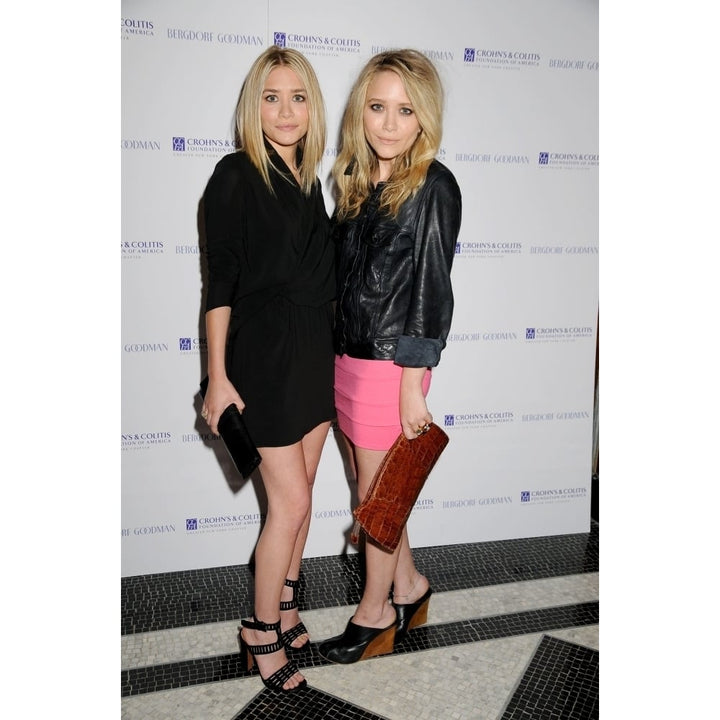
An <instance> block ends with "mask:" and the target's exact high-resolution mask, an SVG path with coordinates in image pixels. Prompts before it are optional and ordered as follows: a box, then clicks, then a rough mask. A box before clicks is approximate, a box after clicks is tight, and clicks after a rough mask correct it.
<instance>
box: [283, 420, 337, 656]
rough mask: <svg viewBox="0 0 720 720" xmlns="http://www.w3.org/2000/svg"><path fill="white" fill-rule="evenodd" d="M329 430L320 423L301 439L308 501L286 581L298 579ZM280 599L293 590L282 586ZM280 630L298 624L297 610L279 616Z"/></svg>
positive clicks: (298, 643) (300, 640)
mask: <svg viewBox="0 0 720 720" xmlns="http://www.w3.org/2000/svg"><path fill="white" fill-rule="evenodd" d="M329 429H330V423H329V422H327V423H322V424H321V425H318V426H317V427H316V428H314V429H313V430H312V431H310V432H309V433H308V434H307V435H306V436H305V437H304V438H303V439H302V448H303V456H304V458H305V476H306V478H307V484H308V491H309V501H310V504H309V506H308V511H307V514H306V515H305V519H304V520H303V523H302V525H301V526H300V531H299V532H298V535H297V539H296V540H295V547H294V548H293V554H292V558H291V560H290V566H289V568H288V571H287V579H288V580H297V579H298V578H299V577H300V563H301V561H302V557H303V553H304V551H305V542H306V541H307V536H308V532H309V530H310V518H311V516H312V490H313V485H314V484H315V476H316V474H317V469H318V465H319V464H320V455H321V453H322V449H323V446H324V444H325V440H326V439H327V434H328V430H329ZM280 599H281V600H283V601H288V600H292V599H293V589H292V588H291V587H288V586H287V585H283V587H282V592H281V594H280ZM280 620H281V623H282V624H281V630H282V631H283V632H286V631H287V630H289V629H290V628H292V627H295V625H297V624H298V623H299V622H300V615H299V613H298V610H297V608H295V609H293V610H284V611H283V612H282V614H281V616H280ZM309 639H310V638H309V637H308V635H307V634H305V633H303V634H302V635H298V637H297V638H296V639H295V640H294V641H293V642H292V647H294V648H301V647H302V646H303V645H305V644H306V643H307V642H308V640H309Z"/></svg>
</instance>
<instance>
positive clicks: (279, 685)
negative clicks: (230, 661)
mask: <svg viewBox="0 0 720 720" xmlns="http://www.w3.org/2000/svg"><path fill="white" fill-rule="evenodd" d="M240 623H241V624H242V627H246V628H248V630H260V631H262V632H270V631H275V633H277V638H278V639H277V640H276V641H275V642H274V643H268V644H267V645H249V644H248V643H247V642H246V641H245V638H244V637H243V636H242V628H239V630H240V663H241V667H242V669H243V670H251V669H252V666H253V663H254V661H255V656H256V655H271V654H272V653H276V652H278V651H280V650H284V649H285V645H284V644H283V643H282V641H281V639H280V621H279V620H278V621H277V622H275V623H264V622H262V621H260V620H258V619H257V618H256V617H255V616H254V615H253V619H252V620H241V621H240ZM259 669H260V668H258V671H259ZM297 672H300V670H299V669H298V666H297V665H296V664H295V663H294V662H293V661H292V660H288V661H287V662H286V663H285V664H284V665H283V666H282V667H281V668H280V669H279V670H276V671H275V672H274V673H273V674H272V675H271V676H270V677H268V678H264V677H263V676H262V673H261V674H260V679H261V680H262V681H263V685H264V686H265V687H266V688H268V690H273V691H274V692H294V691H295V690H300V689H301V688H304V687H307V680H305V678H303V680H302V682H301V683H300V684H299V685H297V686H296V687H293V688H287V689H285V688H284V687H283V685H285V683H286V682H287V681H288V680H289V679H290V678H291V677H292V676H293V675H294V674H295V673H297Z"/></svg>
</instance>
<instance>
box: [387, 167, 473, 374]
mask: <svg viewBox="0 0 720 720" xmlns="http://www.w3.org/2000/svg"><path fill="white" fill-rule="evenodd" d="M461 213H462V199H461V194H460V188H459V187H458V184H457V182H456V180H455V178H454V177H453V175H452V174H451V173H450V172H449V171H446V172H443V173H441V174H439V175H437V176H436V177H434V178H433V179H432V180H431V182H430V183H429V185H428V186H427V187H426V188H425V189H424V197H423V199H422V203H421V204H420V205H419V207H418V218H417V221H416V234H415V281H414V284H413V290H412V296H411V301H410V309H409V311H408V315H407V319H406V321H405V330H404V333H403V335H401V336H400V337H399V338H398V344H397V349H396V353H395V362H396V364H398V365H402V366H403V367H435V366H436V365H437V364H438V363H439V362H440V353H441V352H442V350H443V349H444V347H445V342H446V340H447V336H448V334H449V332H450V323H451V321H452V313H453V303H454V301H453V292H452V284H451V282H450V269H451V268H452V263H453V259H454V257H455V243H456V241H457V238H458V234H459V232H460V220H461Z"/></svg>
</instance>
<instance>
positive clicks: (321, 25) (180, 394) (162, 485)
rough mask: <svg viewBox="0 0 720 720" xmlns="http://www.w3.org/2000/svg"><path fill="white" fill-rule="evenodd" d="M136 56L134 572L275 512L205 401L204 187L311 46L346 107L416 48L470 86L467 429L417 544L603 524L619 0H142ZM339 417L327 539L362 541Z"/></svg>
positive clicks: (128, 250) (169, 561) (455, 332)
mask: <svg viewBox="0 0 720 720" xmlns="http://www.w3.org/2000/svg"><path fill="white" fill-rule="evenodd" d="M120 34H121V52H122V138H121V153H122V156H121V168H122V241H121V248H120V253H121V263H122V337H121V347H120V349H119V351H120V352H121V354H122V420H121V424H122V437H121V458H122V574H123V576H129V575H138V574H147V573H156V572H166V571H174V570H185V569H194V568H205V567H217V566H222V565H236V564H245V563H247V562H248V561H249V559H250V556H251V553H252V550H253V547H254V545H255V542H256V540H257V536H258V531H259V528H260V523H261V517H262V514H263V512H264V509H265V503H264V497H263V494H262V489H261V486H260V484H259V483H258V482H257V481H255V480H250V481H248V482H243V481H242V480H241V478H240V477H239V476H238V475H237V474H236V472H235V471H234V469H233V468H232V466H231V464H230V461H229V459H228V457H227V455H226V453H225V451H224V449H223V447H222V445H221V443H220V441H219V439H218V438H217V437H215V436H213V435H212V434H211V433H210V432H209V431H208V428H207V427H206V426H205V424H204V422H203V421H202V419H201V418H200V417H199V409H200V400H199V396H198V394H197V388H198V383H199V381H200V379H201V378H202V377H203V374H204V371H205V366H206V361H207V357H206V339H205V328H204V321H203V312H202V308H203V303H204V291H205V279H206V277H205V269H204V250H205V247H204V244H205V241H204V237H203V232H202V223H201V221H200V216H199V208H200V200H201V197H202V194H203V191H204V188H205V185H206V183H207V180H208V178H209V177H210V175H211V173H212V171H213V168H214V166H215V164H216V163H217V162H218V160H219V159H220V158H221V157H222V156H223V155H225V154H226V153H229V152H232V151H233V145H232V138H233V111H234V107H235V103H236V100H237V97H238V93H239V90H240V86H241V83H242V80H243V78H244V76H245V74H246V72H247V70H248V68H249V67H250V64H251V63H252V61H253V60H254V59H255V58H256V57H257V55H259V54H260V52H262V51H263V50H264V49H265V48H266V47H267V46H268V45H271V44H273V43H276V44H278V45H284V46H286V47H293V48H296V49H298V50H300V51H301V52H303V53H304V54H305V55H306V56H307V57H308V58H309V59H310V61H311V62H312V64H313V66H314V67H315V70H316V72H317V74H318V77H319V79H320V83H321V86H322V89H323V93H324V96H325V102H326V106H327V113H328V119H329V137H328V145H327V150H326V154H325V161H324V164H323V167H322V172H321V179H322V180H323V182H324V188H325V196H326V204H327V209H328V211H329V212H331V211H332V208H333V203H332V196H331V193H330V184H329V170H330V167H331V165H332V162H333V158H334V156H335V155H336V152H337V144H338V140H337V133H338V128H339V122H340V117H341V113H342V109H343V106H344V103H345V100H346V98H347V94H348V91H349V89H350V85H351V83H352V80H353V79H354V77H355V76H356V74H357V72H358V71H359V70H360V68H361V67H362V65H363V64H364V63H365V62H366V61H367V59H368V58H369V57H370V56H372V55H373V54H375V53H376V52H379V51H381V50H384V49H387V48H397V47H414V48H417V49H419V50H421V51H422V52H424V53H425V54H426V55H427V56H428V57H430V58H432V59H433V60H434V61H435V64H436V66H437V68H438V70H439V72H440V75H441V77H442V79H443V81H444V85H445V89H446V114H445V131H444V137H443V141H442V147H441V151H440V154H439V159H440V160H441V161H442V162H444V163H445V164H446V165H447V166H448V167H449V168H450V169H451V170H452V171H453V173H454V174H455V176H456V177H457V179H458V182H459V184H460V187H461V190H462V193H463V223H462V229H461V232H460V237H459V240H458V243H457V248H456V256H455V262H454V266H453V283H454V290H455V315H454V318H453V324H452V330H451V334H450V337H449V341H448V346H447V348H446V349H445V351H444V353H443V356H442V360H441V362H440V365H439V366H438V368H436V370H435V371H434V373H433V381H432V387H431V390H430V394H429V397H428V403H429V407H430V410H431V412H432V413H433V415H434V417H435V420H436V422H438V423H439V424H440V425H442V426H443V427H444V429H445V430H446V431H447V433H448V434H449V436H450V444H449V446H448V448H447V450H446V451H445V453H444V455H443V456H442V457H441V459H440V461H439V462H438V464H437V466H436V468H435V470H434V471H433V473H432V475H431V477H430V479H429V480H428V483H427V485H426V487H425V489H424V490H423V492H422V494H421V496H420V498H419V500H418V503H417V506H416V508H415V509H414V511H413V513H412V516H411V518H410V521H409V531H410V535H411V540H412V543H413V544H414V545H415V546H418V547H419V546H429V545H445V544H451V543H466V542H478V541H485V540H499V539H508V538H520V537H532V536H542V535H551V534H552V535H554V534H565V533H578V532H585V531H587V530H588V529H589V523H590V481H591V463H592V452H593V400H594V392H593V388H594V376H595V349H596V336H597V318H598V3H597V0H442V2H440V1H438V0H363V1H362V2H359V1H358V2H355V1H352V2H351V1H349V0H345V1H338V0H304V2H302V3H298V2H296V1H295V0H293V1H291V0H264V1H262V0H252V1H250V0H203V1H202V2H198V1H195V0H125V1H124V2H123V3H122V18H121V21H120ZM354 502H355V492H354V484H353V482H352V481H351V480H350V479H349V477H348V475H347V473H346V467H345V463H344V460H343V457H342V454H341V452H340V445H339V438H337V437H335V434H334V432H333V431H331V433H330V436H329V438H328V441H327V444H326V446H325V449H324V453H323V457H322V461H321V464H320V469H319V473H318V478H317V482H316V486H315V494H314V507H313V520H312V525H311V529H310V536H309V538H308V543H307V552H306V554H307V556H309V557H315V556H322V555H337V554H339V553H342V552H345V551H347V552H356V548H355V547H354V546H352V545H349V543H348V531H349V529H350V527H351V525H352V518H351V508H352V505H353V503H354Z"/></svg>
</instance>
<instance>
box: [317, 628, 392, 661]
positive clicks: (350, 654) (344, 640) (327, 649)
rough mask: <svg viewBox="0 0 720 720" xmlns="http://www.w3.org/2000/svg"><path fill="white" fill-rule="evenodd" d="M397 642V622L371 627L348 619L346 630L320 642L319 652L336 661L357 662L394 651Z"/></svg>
mask: <svg viewBox="0 0 720 720" xmlns="http://www.w3.org/2000/svg"><path fill="white" fill-rule="evenodd" d="M394 644H395V622H394V621H393V623H392V624H390V625H388V626H387V627H384V628H370V627H363V626H362V625H356V624H355V623H354V622H353V621H352V619H350V620H349V621H348V624H347V627H346V628H345V632H344V633H343V634H342V635H338V636H337V637H334V638H330V639H329V640H325V642H322V643H320V646H319V647H318V652H319V653H320V655H322V656H323V657H324V658H325V659H327V660H330V661H331V662H334V663H342V664H343V665H347V664H349V663H354V662H357V661H358V660H366V659H367V658H371V657H375V656H376V655H385V654H386V653H389V652H392V649H393V645H394Z"/></svg>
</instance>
